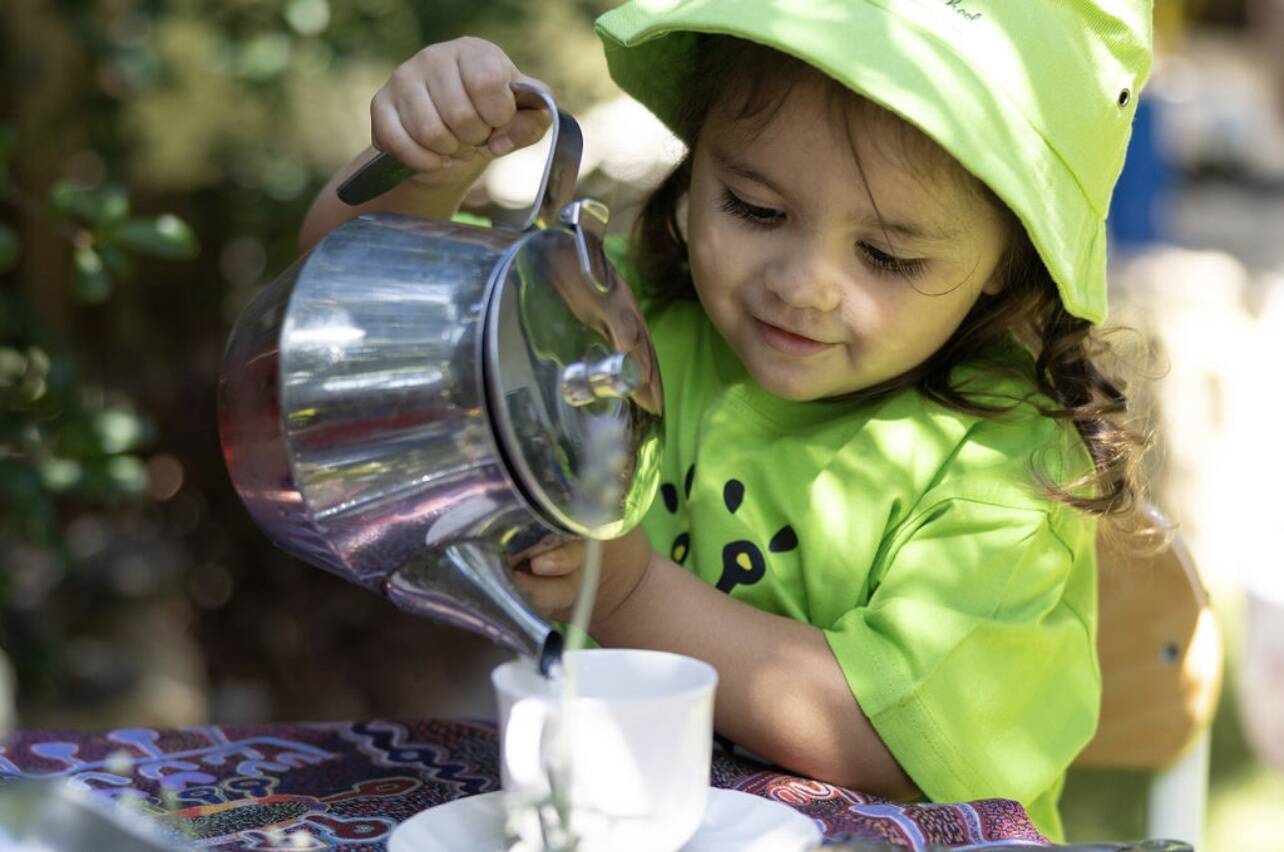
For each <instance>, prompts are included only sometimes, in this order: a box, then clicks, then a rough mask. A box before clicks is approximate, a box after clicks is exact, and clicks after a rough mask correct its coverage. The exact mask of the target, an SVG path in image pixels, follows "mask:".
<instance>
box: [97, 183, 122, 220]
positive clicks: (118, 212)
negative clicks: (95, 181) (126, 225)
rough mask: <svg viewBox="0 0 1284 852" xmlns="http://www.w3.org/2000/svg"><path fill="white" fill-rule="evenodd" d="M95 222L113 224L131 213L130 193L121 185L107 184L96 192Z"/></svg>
mask: <svg viewBox="0 0 1284 852" xmlns="http://www.w3.org/2000/svg"><path fill="white" fill-rule="evenodd" d="M94 202H95V205H94V207H95V211H94V222H96V223H97V224H99V225H113V224H115V223H116V222H120V221H122V220H124V218H125V217H126V216H128V215H129V195H127V194H126V193H125V190H123V189H121V188H120V187H119V186H105V187H103V188H102V189H100V190H98V191H97V192H96V193H94Z"/></svg>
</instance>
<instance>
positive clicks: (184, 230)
mask: <svg viewBox="0 0 1284 852" xmlns="http://www.w3.org/2000/svg"><path fill="white" fill-rule="evenodd" d="M112 239H113V241H114V242H115V243H117V244H118V245H122V246H124V247H125V248H129V249H133V250H134V251H137V252H142V253H143V254H150V255H154V256H156V257H164V258H168V259H170V260H191V259H192V258H194V257H196V255H197V253H198V252H199V251H200V246H199V245H198V244H197V242H196V235H195V234H194V233H193V232H192V229H191V228H190V227H188V225H187V223H186V222H184V221H183V220H182V219H180V218H178V217H177V216H174V215H172V214H170V213H166V214H164V215H162V216H157V217H156V218H155V219H130V220H128V221H126V222H125V223H124V224H123V225H121V226H120V227H119V228H117V229H116V231H115V232H114V233H113V235H112Z"/></svg>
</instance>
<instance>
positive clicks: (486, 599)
mask: <svg viewBox="0 0 1284 852" xmlns="http://www.w3.org/2000/svg"><path fill="white" fill-rule="evenodd" d="M509 571H510V569H509V568H508V565H507V560H506V559H505V558H504V555H503V553H502V552H501V551H500V549H499V548H498V547H496V546H495V545H492V544H489V543H487V542H484V541H476V540H466V541H458V542H454V543H451V544H448V545H446V546H445V547H442V548H440V549H439V550H435V551H431V552H428V553H426V554H424V556H423V558H422V560H416V561H415V562H412V563H408V564H406V565H403V566H401V567H400V568H398V569H397V570H396V571H393V572H392V573H391V574H390V575H389V576H388V579H387V580H386V581H385V584H384V593H385V594H386V595H387V597H388V599H389V600H391V601H392V602H393V603H394V604H396V605H397V606H398V607H400V608H401V609H404V610H406V611H407V612H411V613H414V614H416V615H425V616H428V617H429V618H433V619H436V620H438V621H443V622H446V623H447V624H453V625H455V626H456V627H460V628H463V629H464V630H470V631H472V632H474V633H479V634H481V635H482V636H485V637H486V638H487V639H489V640H491V641H492V642H494V643H496V644H498V645H503V646H504V647H506V648H509V649H511V650H513V651H516V652H517V653H519V654H523V655H525V656H527V657H531V658H533V659H534V660H535V661H536V664H537V665H538V666H539V670H540V672H541V673H542V674H544V675H547V674H548V673H549V671H550V670H551V669H552V668H553V667H554V666H556V665H558V664H559V663H560V661H561V658H562V645H563V639H562V634H561V633H560V632H558V631H557V630H556V629H555V628H554V627H553V626H552V625H551V624H549V622H548V621H546V620H545V619H544V618H543V617H542V616H541V615H539V613H537V612H535V610H534V609H532V608H531V605H530V604H529V603H528V602H527V601H526V598H525V597H524V596H523V595H522V593H521V591H520V590H519V589H518V588H517V586H516V584H514V583H513V578H512V575H511V574H510V573H509Z"/></svg>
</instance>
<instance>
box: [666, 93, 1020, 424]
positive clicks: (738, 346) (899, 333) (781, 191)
mask: <svg viewBox="0 0 1284 852" xmlns="http://www.w3.org/2000/svg"><path fill="white" fill-rule="evenodd" d="M871 111H872V110H866V111H864V114H865V115H868V114H869V113H870V112H871ZM838 114H839V112H836V111H835V110H834V109H833V108H832V107H831V104H830V102H829V101H828V100H827V98H826V90H825V88H824V87H823V86H822V85H820V84H818V83H813V82H811V81H806V82H804V83H800V84H799V85H797V86H795V87H794V90H793V92H792V93H791V95H790V97H789V98H788V99H787V100H786V102H785V103H784V104H783V105H782V106H781V107H780V109H779V110H777V111H776V113H775V114H774V115H773V116H772V117H771V118H770V120H769V121H768V123H767V124H766V126H765V127H763V128H762V129H761V130H760V131H758V130H757V128H753V130H754V131H755V132H746V128H745V127H744V126H743V125H737V124H736V123H735V122H734V121H732V120H730V119H728V118H726V117H725V116H721V115H720V114H719V113H718V112H717V110H715V111H714V113H713V115H711V116H710V119H709V121H708V122H707V123H706V125H705V127H704V129H703V131H702V132H701V134H700V137H699V141H698V142H697V144H696V148H695V151H694V154H693V163H692V176H691V189H690V219H689V230H688V243H689V245H690V260H691V273H692V278H693V280H694V282H695V287H696V292H697V293H698V295H699V297H700V301H701V303H702V304H703V305H704V308H705V310H706V311H707V312H708V314H709V317H710V319H712V321H713V324H714V326H715V327H716V328H717V329H718V331H719V332H720V333H721V334H722V336H723V337H724V338H725V339H726V341H727V342H728V343H729V344H730V346H731V348H732V349H733V350H734V351H735V352H736V354H737V355H738V356H739V357H740V360H741V361H742V362H743V363H744V365H745V368H746V369H747V370H748V371H749V373H750V375H752V376H753V377H754V379H755V380H756V381H757V382H758V383H759V384H760V385H762V386H763V387H764V388H766V389H767V390H769V391H771V392H772V393H774V394H776V395H777V396H781V397H784V398H787V399H795V400H811V399H821V398H824V397H831V396H836V395H839V394H844V393H850V392H852V391H857V390H861V389H864V388H868V387H872V386H874V385H876V384H878V383H880V382H883V381H885V380H887V379H890V378H894V377H896V376H898V375H900V374H902V373H904V372H906V371H907V370H910V369H911V368H913V367H916V366H918V365H919V364H921V363H922V362H923V361H925V360H926V359H927V358H928V357H929V356H930V355H932V353H934V352H935V351H936V350H937V349H938V348H939V347H940V346H941V345H942V344H943V343H944V342H945V341H946V340H947V339H948V338H949V337H950V335H951V334H952V333H953V332H954V330H955V329H956V328H957V327H958V325H959V323H960V322H961V321H962V319H963V317H964V316H965V315H966V314H967V312H968V310H969V309H971V307H972V305H973V304H974V303H975V302H976V300H977V298H978V297H979V296H980V295H981V293H983V292H989V293H995V292H998V290H999V289H1000V285H999V283H998V281H997V280H996V279H997V276H996V274H995V270H996V267H997V265H998V261H999V258H1000V255H1001V253H1002V251H1003V249H1004V247H1005V245H1006V225H1005V223H1004V219H1003V217H1002V216H1001V215H1000V213H999V211H998V210H996V209H994V207H993V205H992V204H990V203H988V202H987V201H985V200H984V199H983V198H982V197H981V196H980V194H979V193H976V192H974V191H971V190H969V188H968V187H967V186H966V185H965V184H964V182H963V180H961V179H960V178H959V176H957V175H953V174H951V170H950V169H948V168H941V167H940V164H939V163H937V162H933V161H930V160H926V159H922V158H925V157H927V156H928V153H927V152H926V151H925V150H918V149H921V148H925V147H926V146H924V145H914V146H911V149H912V150H907V149H905V148H904V146H902V145H901V144H900V143H901V140H902V137H901V134H899V133H898V132H897V130H896V129H895V128H894V127H893V121H892V120H888V117H887V116H883V117H880V118H878V119H877V120H871V119H870V118H864V119H861V118H860V117H859V116H858V115H857V112H856V111H852V114H851V115H850V116H849V118H848V120H851V121H855V122H857V123H856V124H854V125H852V127H851V134H850V136H849V133H848V128H847V127H845V126H844V125H843V122H842V121H840V120H836V119H835V118H834V117H835V116H836V115H838ZM755 134H756V135H755ZM853 139H854V140H855V144H856V149H857V153H858V154H859V158H860V167H858V165H857V160H856V158H855V157H854V156H853V151H852V140H853ZM936 156H937V157H939V156H941V155H940V154H939V152H936ZM914 157H918V158H920V159H917V160H916V159H914ZM916 166H917V168H916ZM955 168H957V167H955ZM862 169H863V172H864V179H862V176H861V170H862ZM871 197H872V199H873V201H872V202H871ZM875 204H877V210H875ZM880 222H882V223H883V225H880ZM884 226H885V227H886V229H887V230H886V231H885V230H884ZM889 234H890V241H889Z"/></svg>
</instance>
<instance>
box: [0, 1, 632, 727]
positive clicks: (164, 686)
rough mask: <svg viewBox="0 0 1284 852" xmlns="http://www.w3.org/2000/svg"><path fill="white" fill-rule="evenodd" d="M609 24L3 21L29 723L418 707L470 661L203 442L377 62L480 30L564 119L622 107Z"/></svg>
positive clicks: (213, 10)
mask: <svg viewBox="0 0 1284 852" xmlns="http://www.w3.org/2000/svg"><path fill="white" fill-rule="evenodd" d="M610 5H612V4H611V3H610V2H606V0H596V2H590V0H556V2H541V3H539V4H529V3H520V2H516V1H515V0H499V2H488V3H476V2H471V0H435V2H433V3H400V2H396V0H347V2H333V3H332V2H327V0H232V2H228V0H23V2H22V3H20V4H12V5H7V7H6V11H5V13H4V14H3V18H2V20H0V26H2V27H3V30H2V31H0V43H3V45H4V49H3V74H4V81H5V85H4V87H3V94H0V103H2V104H3V114H4V115H5V116H7V118H6V122H7V124H6V130H5V134H4V136H3V137H2V138H0V153H2V155H3V162H4V171H3V172H0V174H3V175H4V176H5V180H4V183H3V190H2V191H0V198H2V199H3V207H0V217H2V218H0V223H2V224H0V274H3V291H2V293H3V301H2V302H0V310H2V311H3V313H0V400H2V401H3V414H2V415H0V418H2V419H0V430H2V431H0V500H3V504H4V519H3V527H2V528H0V535H2V536H3V538H0V601H2V603H0V607H3V609H2V610H0V648H3V649H4V650H5V651H7V652H8V654H9V656H10V657H11V659H12V660H13V662H14V664H15V668H16V670H17V674H18V681H19V687H20V689H19V694H20V696H21V707H20V710H21V711H22V712H21V719H22V721H23V724H24V725H27V726H40V725H53V724H62V723H67V724H73V725H75V724H95V725H104V724H113V723H115V722H116V721H117V720H120V721H129V722H131V723H134V724H144V723H148V722H156V723H164V722H198V721H202V720H204V719H206V718H208V717H209V716H210V715H211V714H213V715H214V716H216V717H218V718H220V719H224V720H228V721H232V720H236V719H247V720H248V719H257V720H264V719H267V718H279V717H285V718H304V717H308V718H321V717H335V716H344V715H349V716H350V715H361V714H375V713H394V712H398V711H400V712H410V711H411V709H412V707H413V706H414V703H415V702H416V701H420V700H423V701H429V703H431V702H432V700H433V699H431V694H432V693H434V692H436V693H437V694H438V695H439V696H440V694H441V690H442V688H443V687H448V686H449V683H450V679H451V678H450V677H449V676H446V675H437V676H434V675H433V674H432V671H430V669H432V668H433V667H432V666H431V665H430V662H431V659H432V658H433V657H435V656H436V653H435V652H433V651H431V650H430V649H431V648H434V647H437V646H439V645H440V644H441V643H442V642H447V643H449V642H451V641H455V640H456V639H457V640H458V642H460V643H463V644H464V645H467V646H468V647H471V644H472V643H470V642H467V641H466V640H464V639H462V638H458V637H456V636H455V635H454V633H453V631H444V634H443V631H442V629H440V628H435V627H432V626H425V625H421V624H419V623H418V622H417V621H415V620H412V619H409V617H408V616H402V615H401V614H399V613H390V612H389V610H390V609H391V607H389V606H388V605H387V604H386V603H384V602H382V601H380V600H378V599H376V598H374V597H373V596H370V595H369V594H368V593H365V592H362V591H360V590H358V589H355V588H349V587H347V586H346V585H345V584H343V583H341V582H340V581H337V580H334V579H332V578H329V577H328V576H326V575H324V574H323V573H322V572H320V571H316V570H315V569H312V568H308V567H306V566H302V565H299V564H298V563H296V562H294V561H292V560H290V559H287V558H285V557H283V556H282V555H280V554H279V553H277V552H276V551H274V550H273V549H272V547H271V545H270V544H269V543H268V542H267V540H266V539H265V538H264V537H263V536H262V535H261V534H260V533H259V532H258V531H257V529H255V528H254V527H252V525H251V524H250V522H249V520H248V518H247V516H246V515H245V512H244V510H243V509H242V507H241V505H240V503H239V501H238V500H237V498H236V496H235V494H234V493H233V492H232V490H231V488H230V484H229V483H228V480H227V475H226V472H225V470H224V469H223V464H222V459H221V455H220V452H219V447H218V439H217V434H216V417H215V383H216V381H217V372H218V368H219V362H220V358H221V354H222V347H223V342H224V340H225V339H226V336H227V332H228V330H229V328H230V325H231V323H232V321H233V320H234V319H235V317H236V316H237V314H238V313H239V311H240V309H241V307H242V306H243V305H244V304H245V303H246V302H247V301H248V299H249V297H250V296H251V295H252V294H253V293H254V292H255V290H256V289H257V288H258V287H260V286H261V285H263V284H264V283H266V282H267V281H268V280H270V279H271V277H272V276H273V275H274V274H275V273H276V272H278V271H280V270H281V269H283V268H284V267H285V266H287V265H288V264H289V263H290V262H291V261H292V260H293V259H294V257H295V256H296V253H297V252H296V245H295V236H296V232H297V228H298V225H299V223H300V222H301V221H302V218H303V214H304V212H305V211H306V208H307V205H308V204H309V203H310V201H311V199H312V197H313V196H314V195H315V193H316V192H317V191H318V190H319V189H320V187H321V186H322V185H323V184H324V182H325V181H326V180H327V179H328V178H329V176H330V175H331V174H332V173H333V172H334V170H335V169H336V168H337V167H338V166H339V165H341V164H342V163H343V162H346V161H347V160H348V159H349V158H350V157H351V156H352V155H353V154H355V153H356V152H358V151H360V150H361V149H362V148H363V147H364V146H365V145H366V144H368V142H369V127H368V121H367V120H366V116H367V115H368V103H369V99H370V97H371V95H373V93H374V92H375V90H376V89H377V88H378V87H379V86H380V85H381V84H382V83H383V81H384V80H385V79H386V78H387V76H388V74H389V73H390V72H391V70H392V69H393V68H394V67H395V66H396V64H397V63H399V62H401V61H402V60H404V59H405V58H407V57H408V56H410V55H411V54H413V53H414V52H415V51H416V50H418V49H419V48H420V47H422V46H423V45H425V44H429V43H431V42H434V41H440V40H443V39H449V38H453V37H456V36H459V35H464V34H480V35H485V36H488V37H491V38H493V39H495V40H496V41H498V42H499V43H501V44H503V45H504V46H505V47H506V48H507V49H508V50H509V52H510V54H511V55H512V57H513V59H514V60H515V61H516V62H517V63H518V64H519V66H520V67H522V68H523V69H524V70H526V71H528V72H529V73H532V74H534V75H535V76H538V77H540V78H541V79H544V80H545V81H546V82H548V83H550V84H551V85H552V86H553V87H554V89H555V90H556V91H557V92H558V95H559V97H560V99H561V100H562V102H563V103H564V104H565V105H567V106H568V107H569V108H571V109H582V108H585V107H586V106H587V105H589V104H592V103H595V102H597V101H600V100H602V99H603V98H604V97H606V96H608V95H610V94H611V93H612V92H613V91H614V90H613V89H612V88H611V86H610V84H609V82H608V81H607V77H606V74H605V68H604V65H603V62H602V58H601V51H600V48H599V47H598V45H597V42H596V39H595V37H594V36H593V34H592V29H591V26H590V25H589V24H590V22H591V20H592V19H593V17H595V16H596V15H597V14H598V13H600V12H601V11H602V10H603V9H605V8H606V7H608V6H610ZM17 6H21V8H20V9H19V8H16V7H17ZM187 223H190V227H189V225H188V224H187ZM198 243H199V246H200V254H199V258H198V257H197V245H198ZM375 621H377V622H378V623H379V625H380V629H379V630H378V631H374V630H370V629H369V628H370V627H371V626H372V624H373V623H374V622H375ZM407 640H410V641H409V644H407ZM406 648H421V649H423V650H422V651H420V652H418V653H419V659H418V660H416V659H415V658H414V657H413V656H411V655H408V654H407V653H406V652H405V649H406ZM462 650H464V651H465V652H466V651H467V648H464V649H462ZM483 652H488V649H482V650H480V651H478V652H477V653H483ZM455 659H456V662H457V664H458V665H461V666H463V665H466V663H467V660H468V659H470V657H469V655H468V653H463V654H462V655H460V654H457V655H455ZM320 660H325V661H326V662H325V663H324V664H319V662H318V661H320ZM416 668H418V670H419V676H418V678H416V676H415V675H414V673H413V672H414V670H415V669H416ZM403 672H404V674H403V675H399V673H403ZM442 677H445V680H444V681H443V680H441V678H442ZM416 679H418V680H422V681H423V682H422V683H419V684H417V685H414V684H412V687H413V689H412V691H413V693H414V694H415V695H417V696H418V698H412V699H407V698H406V693H405V689H404V687H406V685H407V682H408V681H415V680H416ZM421 706H422V705H421ZM431 709H432V707H429V706H425V707H424V710H425V711H429V710H431Z"/></svg>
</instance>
